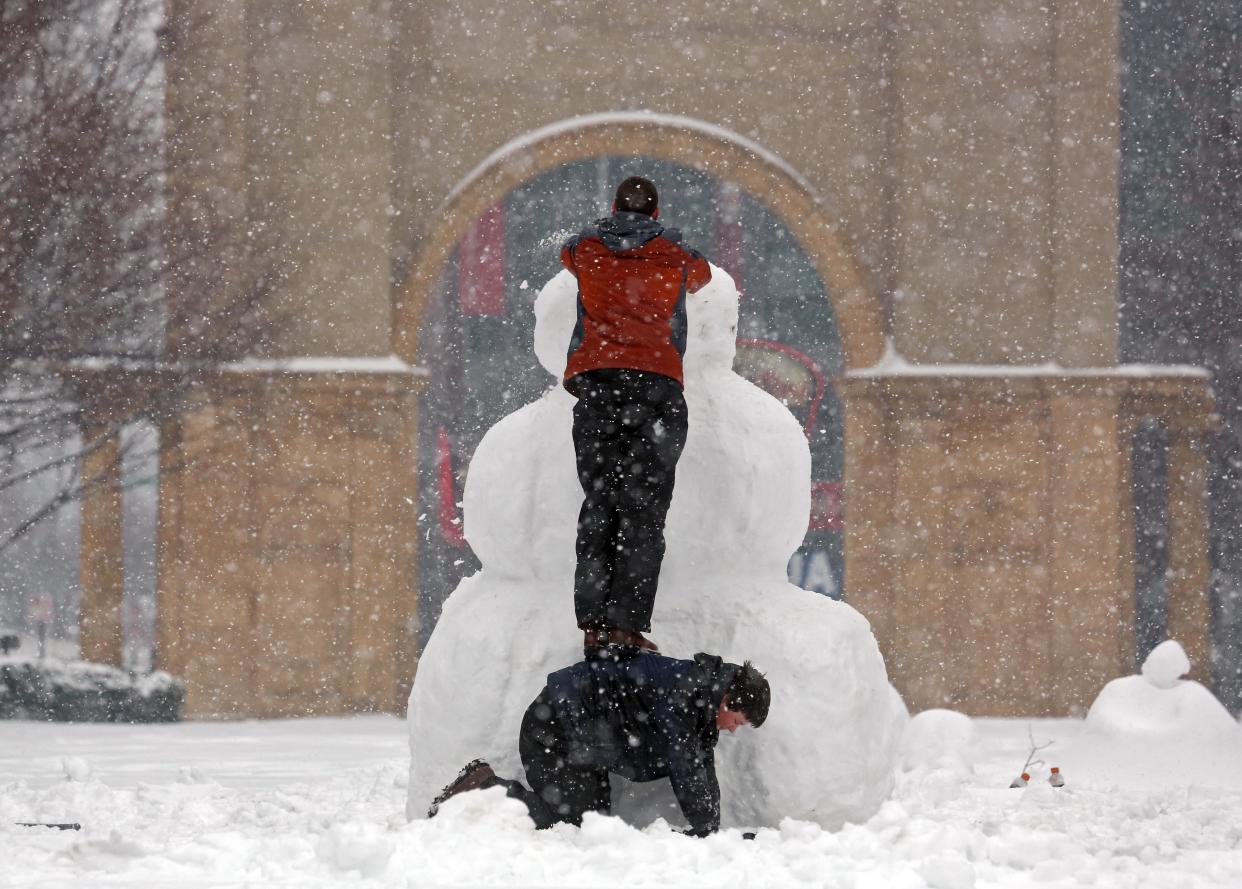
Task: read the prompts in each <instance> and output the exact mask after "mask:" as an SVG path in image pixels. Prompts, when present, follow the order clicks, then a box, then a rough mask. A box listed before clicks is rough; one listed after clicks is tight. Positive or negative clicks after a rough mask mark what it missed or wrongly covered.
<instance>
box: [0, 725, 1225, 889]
mask: <svg viewBox="0 0 1242 889" xmlns="http://www.w3.org/2000/svg"><path fill="white" fill-rule="evenodd" d="M1028 726H1029V727H1030V730H1032V731H1033V733H1034V736H1035V738H1036V739H1037V740H1053V741H1055V744H1054V746H1053V747H1051V748H1049V749H1048V750H1047V751H1045V758H1047V759H1048V760H1049V762H1050V764H1051V763H1053V761H1054V760H1055V759H1056V758H1057V757H1061V761H1070V760H1066V759H1065V758H1064V757H1063V756H1061V755H1062V754H1063V753H1066V752H1072V749H1073V745H1074V743H1075V739H1076V738H1077V737H1078V735H1079V734H1080V732H1081V731H1082V723H1081V722H1078V721H1075V720H1033V721H1031V720H1021V721H1019V720H976V721H975V727H976V730H977V732H978V741H977V743H976V745H975V746H974V748H973V757H972V768H971V769H969V770H965V771H963V770H954V769H952V768H943V769H931V768H924V769H918V770H915V771H913V772H908V773H904V774H903V775H902V776H901V778H900V780H899V783H898V788H897V791H896V793H895V794H894V797H893V799H892V800H891V801H890V802H888V803H887V804H885V805H884V807H883V808H882V809H881V811H880V813H879V814H878V815H876V817H874V818H873V819H871V820H870V821H869V822H867V823H866V824H862V825H855V826H849V827H847V828H845V829H844V830H842V831H839V832H836V833H829V832H826V831H824V830H822V829H820V828H819V827H817V826H814V825H810V824H805V823H795V822H787V823H786V824H784V825H783V826H782V827H781V828H780V829H779V830H767V831H761V832H760V835H759V838H758V839H757V840H756V841H754V842H745V841H743V840H742V839H741V836H740V834H739V833H737V832H736V831H726V832H724V833H723V834H721V835H719V836H716V837H713V838H710V839H707V840H692V839H689V838H685V837H680V836H676V835H673V834H671V833H669V832H668V831H667V829H665V828H663V827H662V826H661V825H658V824H657V825H654V826H652V827H650V828H648V829H647V830H645V831H639V830H635V829H633V828H630V827H628V826H626V825H624V824H622V823H620V822H619V821H617V820H615V819H605V818H590V819H589V820H588V822H587V824H586V825H585V826H584V827H583V828H582V829H581V830H574V829H570V828H558V829H556V830H552V831H547V832H544V833H535V832H534V831H533V830H532V829H531V826H530V822H529V820H528V819H526V818H525V816H524V815H523V814H522V810H521V807H520V806H519V805H518V804H516V803H513V802H512V801H508V800H504V799H503V798H500V797H499V795H498V791H488V792H486V793H481V794H467V795H464V796H463V797H460V798H458V799H457V800H454V801H452V802H451V803H450V804H449V805H447V806H446V807H445V810H444V813H443V814H442V816H441V817H439V818H437V819H435V820H433V821H430V822H422V821H420V822H415V823H413V824H407V823H406V822H405V818H404V815H403V808H404V803H405V785H406V773H407V769H408V765H409V763H408V754H407V751H406V742H405V737H406V735H405V725H404V723H402V722H400V721H398V720H396V719H393V718H390V717H378V716H377V717H359V718H352V719H307V720H288V721H278V722H233V723H186V724H181V725H163V726H142V727H137V726H111V725H48V724H39V723H22V722H2V723H0V851H2V852H3V854H2V855H0V887H3V889H9V887H14V889H16V887H21V889H26V887H40V889H44V887H47V889H51V887H74V889H95V887H127V889H147V887H156V886H159V887H170V886H179V887H181V886H184V887H209V886H210V887H217V886H220V887H224V886H227V887H243V886H244V887H255V889H258V887H268V886H290V887H329V886H333V887H335V886H360V887H369V886H377V887H378V886H384V887H438V886H529V887H544V886H558V887H559V886H565V887H585V886H627V887H636V886H713V887H719V886H738V887H750V886H773V887H781V886H816V887H820V886H822V887H840V889H846V887H858V889H919V887H924V886H930V887H936V889H970V887H1030V886H1036V885H1038V886H1041V887H1052V889H1057V887H1078V886H1098V887H1104V889H1113V887H1118V889H1121V887H1148V886H1150V887H1153V889H1154V887H1159V889H1171V887H1185V889H1198V887H1204V889H1207V887H1221V889H1225V887H1238V886H1242V792H1238V791H1225V790H1208V789H1191V788H1187V787H1179V788H1173V789H1163V790H1151V789H1145V788H1144V787H1141V786H1139V787H1131V788H1126V789H1122V790H1111V789H1108V788H1106V787H1095V786H1092V782H1091V777H1090V776H1089V775H1083V774H1075V773H1074V772H1073V771H1072V770H1069V769H1067V770H1066V778H1067V780H1068V782H1069V783H1068V786H1067V787H1066V788H1064V789H1063V790H1059V791H1054V790H1053V789H1052V788H1051V787H1049V786H1048V785H1047V783H1046V781H1044V780H1043V774H1042V773H1041V774H1039V775H1035V778H1036V780H1035V781H1033V782H1032V785H1031V786H1030V787H1029V788H1027V789H1026V790H1010V789H1008V784H1009V782H1010V780H1012V778H1013V777H1014V775H1015V774H1016V772H1017V770H1018V769H1019V768H1020V766H1021V765H1022V763H1023V761H1024V760H1025V758H1026V755H1027V750H1028V748H1029V742H1028V740H1027V734H1028ZM467 754H468V751H463V761H464V759H465V758H468V755H467ZM1071 759H1072V758H1071ZM36 820H37V821H78V822H81V823H82V825H83V829H82V830H81V831H80V832H64V833H62V832H60V831H49V830H41V829H30V828H18V827H15V826H13V822H14V821H36Z"/></svg>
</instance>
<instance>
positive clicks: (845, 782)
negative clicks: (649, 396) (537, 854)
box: [407, 268, 907, 827]
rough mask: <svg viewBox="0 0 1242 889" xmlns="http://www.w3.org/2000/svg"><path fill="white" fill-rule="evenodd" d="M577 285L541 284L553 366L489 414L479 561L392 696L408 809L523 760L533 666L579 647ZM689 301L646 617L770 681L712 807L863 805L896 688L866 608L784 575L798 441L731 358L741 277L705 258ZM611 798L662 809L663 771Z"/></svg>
mask: <svg viewBox="0 0 1242 889" xmlns="http://www.w3.org/2000/svg"><path fill="white" fill-rule="evenodd" d="M575 293H576V281H575V280H574V278H573V276H572V275H570V274H569V273H568V272H561V273H560V274H559V275H557V276H556V277H555V278H553V279H552V280H551V281H550V282H549V283H548V284H547V285H546V286H545V287H544V288H543V290H542V291H541V292H540V294H539V297H538V299H537V300H536V303H535V315H536V328H535V343H534V347H535V353H536V355H537V357H538V358H539V361H540V364H541V365H542V366H543V367H544V368H545V369H546V370H547V371H548V372H549V373H550V374H551V376H552V379H551V380H550V381H549V382H550V384H551V385H550V387H549V389H548V391H547V392H546V393H545V394H544V395H543V396H542V397H541V398H540V399H538V400H537V401H535V402H534V403H532V404H529V405H526V406H525V407H523V408H521V409H519V410H517V411H516V412H514V413H513V414H510V415H509V416H508V417H505V418H504V419H503V420H501V421H500V422H499V423H497V424H496V425H495V426H494V427H492V428H491V429H490V430H489V431H488V432H487V434H486V435H485V436H484V438H483V440H482V441H481V442H480V444H479V447H478V449H477V450H476V452H475V455H474V457H473V459H472V461H471V464H470V472H469V475H468V477H467V479H466V487H465V497H464V512H465V516H464V519H465V535H466V539H467V540H468V541H469V543H470V545H471V547H472V548H473V550H474V552H475V554H476V555H477V556H478V558H479V560H480V562H481V564H482V569H481V570H480V571H479V572H478V573H476V574H475V575H473V576H471V577H468V578H466V579H465V580H463V581H462V582H461V584H460V585H459V586H458V587H457V589H456V590H455V591H454V592H453V593H452V595H450V596H449V598H448V600H447V601H446V603H445V606H444V610H443V613H442V615H441V617H440V620H439V622H438V623H437V625H436V629H435V631H434V632H433V634H432V636H431V639H430V641H429V642H428V645H427V648H426V650H425V651H424V653H423V655H422V657H421V659H420V661H419V666H418V673H417V676H416V679H415V683H414V688H413V691H412V692H411V695H410V706H409V726H410V750H411V768H410V784H409V788H410V789H409V799H408V803H407V812H408V814H409V815H410V817H421V816H422V815H423V814H425V812H426V809H427V805H428V803H429V802H430V800H431V799H432V797H433V796H434V795H435V794H436V792H437V791H438V790H439V789H440V788H441V787H442V786H443V785H444V784H445V783H446V782H447V781H449V780H450V779H451V778H452V777H453V776H454V775H455V774H456V773H457V770H458V768H459V767H460V766H461V765H462V764H463V763H465V762H466V761H467V760H469V759H471V758H473V757H483V758H485V759H487V760H488V761H489V762H490V763H491V764H492V765H493V767H494V768H495V769H496V772H497V773H498V774H503V775H508V776H512V777H521V776H522V774H523V772H522V768H521V763H520V761H519V760H518V757H517V749H516V748H517V735H518V729H519V725H520V722H521V718H522V715H523V713H524V711H525V709H526V707H527V705H528V704H529V703H530V702H531V700H533V699H534V697H535V695H536V694H537V693H538V692H539V690H540V689H541V688H542V687H543V685H544V683H545V680H546V677H547V674H548V673H550V672H552V671H554V670H557V669H559V668H561V667H564V666H567V665H568V664H571V663H573V662H575V661H578V660H580V659H581V657H582V648H581V643H582V634H581V633H580V632H579V631H578V630H577V628H576V626H575V622H574V610H573V576H574V540H575V526H576V521H577V516H578V509H579V506H580V505H581V499H582V491H581V488H580V487H579V485H578V479H577V475H576V471H575V468H574V467H575V463H574V451H573V442H572V438H571V429H572V422H573V419H572V412H573V405H574V399H573V396H571V395H569V394H568V393H567V392H565V391H564V389H563V388H562V387H561V386H560V384H559V381H560V377H561V374H562V373H563V371H564V368H565V361H566V352H567V348H568V344H569V341H570V337H571V335H572V331H573V327H574V321H575ZM687 312H688V321H689V335H688V342H689V345H688V348H687V352H686V356H685V362H684V368H685V396H686V402H687V405H688V408H689V413H690V430H689V436H688V438H687V441H686V447H685V450H684V451H683V453H682V457H681V461H680V462H679V463H678V467H677V484H676V488H675V492H674V495H673V502H672V505H671V507H670V509H669V515H668V523H667V528H666V539H667V550H666V554H665V558H664V563H663V567H662V571H661V575H660V588H659V594H658V596H657V599H656V607H655V613H654V615H653V618H652V636H653V638H656V639H657V640H658V641H659V643H660V647H661V652H662V653H663V654H665V655H668V656H671V657H680V658H690V657H692V656H693V655H694V654H695V653H696V652H699V651H705V652H708V653H711V654H717V655H720V656H722V657H724V658H725V659H726V660H729V661H732V662H735V663H741V662H742V661H743V660H751V661H753V662H754V664H755V665H756V666H757V667H758V668H759V669H761V670H763V671H764V672H766V674H767V677H768V680H769V682H770V683H771V686H772V696H773V697H772V707H771V711H770V715H769V718H768V721H767V722H766V724H765V725H764V726H763V727H762V728H761V729H758V730H754V729H751V730H745V731H741V732H738V733H737V735H736V737H732V738H728V739H725V740H724V741H723V742H722V743H721V744H720V745H719V746H718V747H717V748H716V772H717V776H718V779H719V781H720V785H721V816H722V817H721V823H722V826H725V827H728V826H749V827H761V826H776V825H777V824H779V822H780V821H781V819H782V818H785V817H792V818H799V819H804V820H810V821H815V822H818V823H820V824H822V825H824V826H827V827H837V826H839V825H841V824H843V823H844V822H845V821H861V820H864V819H866V818H868V817H870V815H872V814H873V813H874V812H875V811H876V810H877V809H878V808H879V806H880V804H881V803H882V802H883V801H884V800H885V799H886V798H887V797H888V795H889V793H890V791H891V789H892V786H893V780H894V779H893V773H894V766H895V764H896V759H897V745H898V743H899V741H900V738H901V734H902V730H903V727H904V724H905V721H906V718H907V717H906V712H905V708H904V706H903V705H902V704H901V701H900V699H899V698H898V697H897V695H896V692H895V691H894V690H893V689H892V686H891V685H889V683H888V679H887V674H886V672H885V669H884V662H883V659H882V658H881V656H880V652H879V650H878V648H877V646H876V643H875V639H874V637H873V636H872V634H871V630H870V626H869V625H868V623H867V621H866V620H865V619H864V618H863V617H862V616H861V615H860V614H859V613H858V612H856V611H855V610H854V609H852V608H850V607H849V606H848V605H845V604H843V603H840V602H835V601H833V600H831V599H828V598H826V597H823V596H821V595H819V594H816V593H812V592H808V591H806V590H803V589H800V588H798V587H795V586H793V585H792V584H790V583H789V581H788V579H787V577H786V573H785V572H786V565H787V563H788V561H789V558H790V555H791V554H792V553H793V552H794V550H796V549H797V547H798V545H799V544H800V542H801V541H802V538H803V535H804V533H805V531H806V527H807V521H808V516H809V511H810V470H811V458H810V453H809V449H808V447H807V442H806V438H805V436H804V434H803V431H802V428H801V427H800V426H799V424H798V422H797V420H795V419H794V417H793V416H792V415H791V414H790V413H789V411H788V410H787V409H786V408H785V407H784V406H783V405H782V404H781V403H780V402H779V401H777V400H776V399H775V398H772V397H771V396H770V395H768V394H767V393H765V392H764V391H763V390H761V389H759V388H758V387H756V386H754V385H753V384H751V383H750V382H748V381H747V380H745V379H743V378H742V377H741V376H739V375H738V374H736V373H734V371H733V369H732V365H733V357H734V351H735V347H736V335H737V317H738V293H737V289H736V287H735V286H734V284H733V281H732V279H731V278H730V277H729V276H728V274H726V273H725V272H724V271H722V270H720V269H718V268H713V269H712V281H711V283H710V284H708V285H707V286H706V287H704V288H703V289H702V290H700V291H699V292H698V293H696V294H693V295H691V296H690V297H689V299H688V303H687ZM613 803H614V805H613V811H614V813H616V814H619V815H620V816H621V817H623V818H626V819H627V820H629V821H631V822H632V823H636V824H645V823H649V822H650V821H652V820H654V819H655V818H656V817H668V816H669V815H670V811H671V812H674V813H675V812H676V811H677V807H676V805H675V804H674V803H673V797H672V794H671V792H670V791H669V789H668V787H667V784H666V782H652V783H651V784H646V785H635V784H629V783H627V782H624V781H620V780H618V781H616V782H614V799H613ZM670 807H671V808H670ZM674 820H675V819H674Z"/></svg>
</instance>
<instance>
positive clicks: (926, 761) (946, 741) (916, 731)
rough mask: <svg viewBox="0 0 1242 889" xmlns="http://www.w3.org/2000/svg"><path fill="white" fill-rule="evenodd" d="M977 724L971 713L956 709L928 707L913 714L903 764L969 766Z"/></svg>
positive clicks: (960, 768)
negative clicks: (970, 715) (968, 714)
mask: <svg viewBox="0 0 1242 889" xmlns="http://www.w3.org/2000/svg"><path fill="white" fill-rule="evenodd" d="M976 735H977V732H976V730H975V724H974V722H973V721H972V720H971V718H970V717H969V716H966V715H965V714H962V713H957V712H955V711H953V710H924V711H923V712H922V713H919V714H917V715H915V716H913V717H911V719H910V722H909V723H908V724H907V725H906V731H905V734H904V736H903V737H902V740H901V768H902V769H903V770H904V771H907V772H910V771H915V770H918V769H937V768H939V769H949V770H950V771H953V772H955V773H959V774H964V773H965V772H967V771H968V770H969V759H970V751H971V748H972V747H973V746H974V744H975V741H976Z"/></svg>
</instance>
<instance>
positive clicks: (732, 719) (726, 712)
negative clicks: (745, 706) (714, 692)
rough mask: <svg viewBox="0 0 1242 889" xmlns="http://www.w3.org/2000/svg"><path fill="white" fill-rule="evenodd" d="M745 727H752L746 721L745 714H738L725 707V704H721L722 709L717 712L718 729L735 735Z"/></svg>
mask: <svg viewBox="0 0 1242 889" xmlns="http://www.w3.org/2000/svg"><path fill="white" fill-rule="evenodd" d="M744 725H750V723H749V722H747V720H746V714H745V713H736V712H734V711H733V710H730V709H729V708H728V707H726V706H725V704H724V702H723V701H722V702H721V703H720V709H719V710H717V711H716V728H718V729H720V730H721V731H722V732H728V733H729V734H733V733H734V732H735V731H737V730H738V729H739V728H741V727H742V726H744Z"/></svg>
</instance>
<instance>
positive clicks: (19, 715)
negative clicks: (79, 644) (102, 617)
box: [0, 655, 185, 722]
mask: <svg viewBox="0 0 1242 889" xmlns="http://www.w3.org/2000/svg"><path fill="white" fill-rule="evenodd" d="M184 701H185V683H184V682H182V681H181V680H180V679H178V678H177V677H175V676H172V675H170V674H168V673H164V672H162V671H159V670H157V671H155V672H153V673H149V674H147V675H144V676H137V675H134V674H132V673H128V672H126V671H125V670H121V669H119V668H118V667H113V666H109V665H107V664H96V663H92V662H90V661H73V660H70V661H65V660H60V659H58V658H33V657H25V656H20V655H5V656H0V719H46V720H49V721H53V722H173V721H176V720H178V719H180V718H181V707H182V704H183V703H184Z"/></svg>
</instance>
